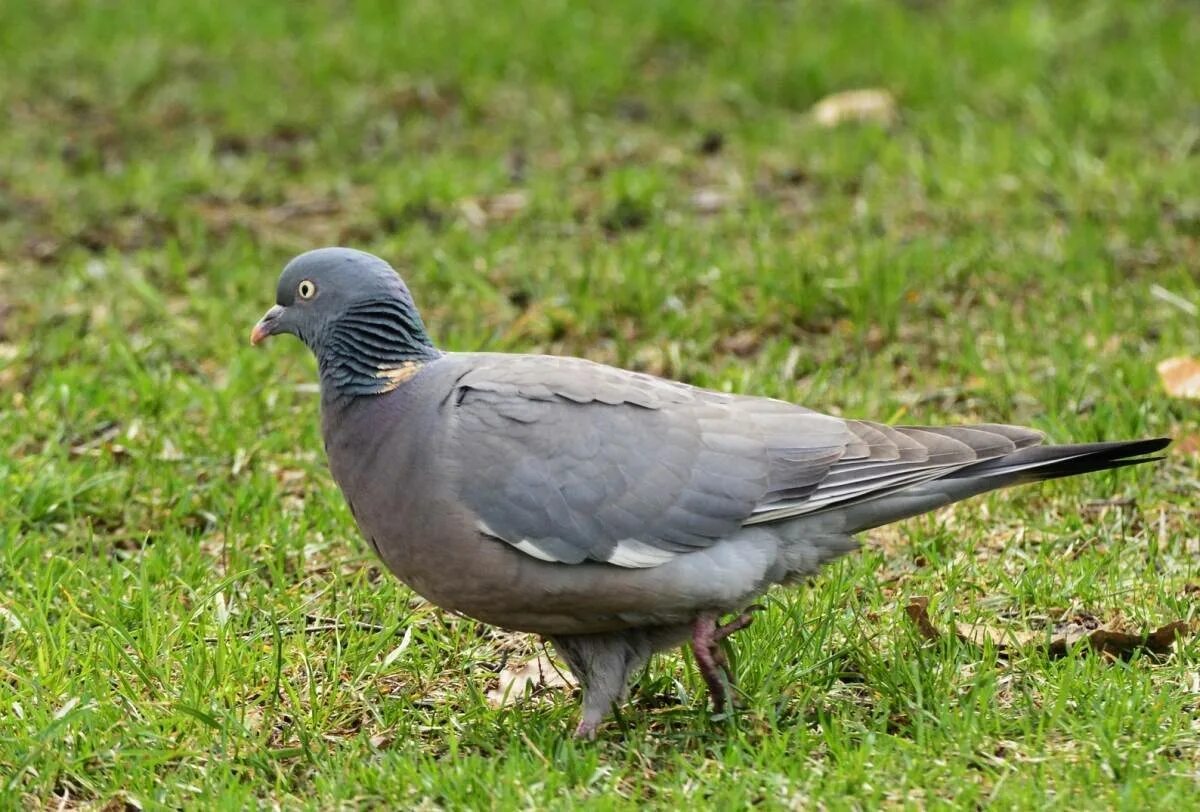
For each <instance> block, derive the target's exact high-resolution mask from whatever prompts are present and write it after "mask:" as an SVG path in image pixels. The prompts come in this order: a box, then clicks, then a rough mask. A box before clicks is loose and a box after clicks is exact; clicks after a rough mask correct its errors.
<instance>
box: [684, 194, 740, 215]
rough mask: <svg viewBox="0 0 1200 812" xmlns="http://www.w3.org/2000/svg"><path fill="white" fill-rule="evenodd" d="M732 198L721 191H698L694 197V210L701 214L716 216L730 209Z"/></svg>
mask: <svg viewBox="0 0 1200 812" xmlns="http://www.w3.org/2000/svg"><path fill="white" fill-rule="evenodd" d="M731 202H733V201H732V198H731V197H730V196H729V195H728V194H726V193H725V192H722V191H721V190H720V189H709V188H705V189H697V190H696V192H695V194H693V195H692V208H694V209H695V210H696V211H698V212H700V213H701V214H716V213H717V212H719V211H722V210H724V209H726V208H728V207H729V204H730V203H731Z"/></svg>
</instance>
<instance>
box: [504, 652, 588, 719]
mask: <svg viewBox="0 0 1200 812" xmlns="http://www.w3.org/2000/svg"><path fill="white" fill-rule="evenodd" d="M575 685H576V682H575V678H574V677H573V676H572V675H571V672H570V671H568V670H567V669H565V668H563V667H562V666H560V665H558V664H557V663H554V662H552V661H551V660H550V658H549V657H547V656H546V655H544V654H539V655H538V656H537V657H536V658H534V659H532V660H529V661H528V662H524V663H521V664H519V665H512V666H509V667H507V668H505V669H504V670H503V671H501V672H500V683H499V684H498V685H497V686H496V687H495V688H494V689H492V690H491V691H488V695H487V699H488V704H489V705H491V706H492V707H493V708H502V707H504V706H505V705H511V704H513V703H515V702H516V701H518V700H519V699H521V697H523V696H525V692H526V689H528V688H532V689H533V690H534V691H541V690H542V689H545V688H551V689H553V688H571V687H574V686H575Z"/></svg>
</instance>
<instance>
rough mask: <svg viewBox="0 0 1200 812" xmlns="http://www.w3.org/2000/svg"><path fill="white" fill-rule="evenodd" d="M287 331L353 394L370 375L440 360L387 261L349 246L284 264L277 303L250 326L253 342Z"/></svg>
mask: <svg viewBox="0 0 1200 812" xmlns="http://www.w3.org/2000/svg"><path fill="white" fill-rule="evenodd" d="M279 333H290V334H292V335H294V336H296V337H297V338H299V339H300V340H301V341H303V342H304V343H305V344H306V345H307V346H308V348H309V349H310V350H312V351H313V354H314V355H316V357H317V361H318V363H319V365H320V367H321V373H322V382H323V383H324V380H325V378H326V377H327V373H328V374H329V375H331V376H332V381H331V382H332V383H334V384H335V385H337V386H338V387H340V388H345V389H348V390H350V391H351V392H352V393H364V392H365V390H367V389H370V387H369V386H368V384H369V381H368V379H369V378H371V377H376V378H378V377H379V376H380V375H381V374H383V373H387V372H389V371H393V370H395V369H396V368H397V367H398V366H400V365H401V364H409V365H411V364H412V363H414V362H417V363H420V362H424V361H427V360H430V359H432V358H434V357H437V355H438V351H437V350H436V349H434V347H433V342H432V341H431V340H430V338H429V335H428V334H427V333H426V331H425V325H424V323H423V322H422V321H421V315H420V314H419V313H418V312H417V308H416V306H415V305H414V304H413V300H412V295H411V294H410V293H409V292H408V288H407V287H406V286H405V284H404V282H403V281H402V280H401V279H400V277H399V275H397V273H396V271H395V270H393V268H392V266H391V265H389V264H388V263H386V262H385V261H383V260H382V259H380V258H379V257H377V256H374V255H372V254H368V253H366V252H365V251H357V250H355V249H353V248H318V249H316V250H314V251H308V252H306V253H303V254H301V255H300V256H298V257H296V258H295V259H293V260H292V261H291V262H289V263H288V264H287V265H286V266H285V267H284V269H283V273H281V274H280V276H279V285H278V287H277V288H276V290H275V306H274V307H272V308H271V309H270V310H268V311H267V312H266V314H264V315H263V317H262V318H261V319H260V320H259V322H258V324H255V325H254V329H253V330H251V331H250V343H251V344H259V343H261V342H262V341H264V340H266V339H267V338H268V337H269V336H273V335H277V334H279Z"/></svg>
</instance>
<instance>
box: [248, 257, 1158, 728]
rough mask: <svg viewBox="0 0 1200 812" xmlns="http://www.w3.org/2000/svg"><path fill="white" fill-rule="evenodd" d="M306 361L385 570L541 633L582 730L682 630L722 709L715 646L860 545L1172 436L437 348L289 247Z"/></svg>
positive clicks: (376, 267)
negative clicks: (760, 602) (579, 703)
mask: <svg viewBox="0 0 1200 812" xmlns="http://www.w3.org/2000/svg"><path fill="white" fill-rule="evenodd" d="M277 332H290V333H293V334H296V335H298V336H299V337H300V338H302V339H303V340H304V341H305V343H306V344H308V346H309V347H310V348H312V350H313V351H314V353H315V354H316V356H317V359H318V362H319V367H320V371H321V411H322V430H323V434H324V437H325V445H326V450H327V452H328V455H329V462H330V467H331V470H332V472H333V475H334V478H335V480H336V481H337V483H338V485H339V486H340V487H341V489H342V492H343V493H344V494H345V496H346V499H347V501H348V503H349V505H350V507H351V511H352V512H353V514H354V517H355V520H356V522H357V523H358V525H359V528H360V529H361V531H362V532H363V534H364V535H365V536H366V537H367V538H368V540H369V541H370V543H371V545H372V547H373V548H374V549H375V550H376V552H377V553H378V554H379V556H380V557H381V558H382V559H383V561H384V562H385V563H386V564H387V566H388V567H389V568H390V569H391V570H392V571H393V572H394V573H395V574H396V575H397V576H398V577H400V578H401V579H402V580H404V581H405V582H406V583H408V584H409V585H410V586H411V587H412V588H413V589H415V590H416V591H417V592H419V593H420V594H422V595H423V596H425V597H426V598H428V599H429V600H431V601H433V602H434V603H436V604H438V605H440V606H443V607H445V608H447V609H451V610H454V611H458V612H461V613H463V614H467V615H470V616H472V617H475V618H478V619H480V620H483V621H485V622H488V623H493V624H496V625H500V626H504V627H506V628H511V629H518V630H523V631H530V632H535V633H538V634H541V635H544V636H546V637H548V638H549V639H551V640H552V641H553V642H554V644H555V646H556V648H557V649H558V650H559V652H560V653H561V654H562V656H563V658H564V659H565V660H566V661H567V663H568V665H569V666H570V667H571V669H572V671H574V672H575V673H576V675H577V676H578V677H579V679H580V682H581V684H582V686H583V689H584V715H583V721H582V722H581V725H580V730H579V732H580V733H581V734H583V735H590V734H592V733H593V732H594V731H595V728H596V725H597V724H598V723H599V722H600V721H601V719H602V718H603V716H604V714H605V713H606V712H607V710H608V709H609V707H610V706H611V705H612V704H613V703H614V702H619V701H621V700H622V699H623V698H624V695H625V690H626V686H627V682H628V678H629V676H630V674H631V673H632V672H633V671H635V670H636V669H637V668H638V667H640V665H641V664H642V663H644V662H645V661H646V658H648V657H649V656H650V654H651V653H652V652H653V651H655V650H659V649H662V648H668V647H672V646H675V645H678V644H680V643H681V642H683V641H684V640H686V639H688V637H689V636H690V637H691V638H692V642H693V645H694V646H695V647H696V650H697V662H698V663H699V664H700V665H701V670H702V673H703V674H704V676H705V679H706V681H707V682H708V684H709V687H710V689H712V691H713V694H714V702H715V703H716V704H717V705H718V706H719V705H720V704H721V703H722V702H723V699H724V696H723V687H722V684H723V683H722V681H721V680H720V679H719V677H720V670H721V668H722V667H723V666H724V662H723V658H722V655H721V650H720V647H719V643H720V640H721V638H722V637H724V636H726V635H727V634H729V633H731V632H732V631H733V630H736V628H740V627H741V625H745V623H747V622H748V618H742V619H740V620H739V621H738V622H736V623H734V624H727V625H726V626H724V627H722V626H719V625H717V619H718V618H719V617H720V616H722V615H724V614H728V613H738V612H742V611H743V610H744V609H745V608H746V607H747V605H749V604H750V603H751V602H752V601H753V600H754V599H755V598H756V597H757V596H758V595H760V594H762V593H763V592H764V591H765V590H766V589H768V588H769V587H770V586H772V585H773V584H781V583H790V582H792V581H794V580H796V579H797V578H800V577H803V576H805V575H808V574H811V573H813V572H815V571H816V570H817V569H818V568H819V567H820V565H821V564H823V563H825V562H826V561H829V560H831V559H833V558H835V557H837V556H839V555H842V554H844V553H846V552H849V551H851V550H853V549H854V548H855V546H856V545H855V542H854V541H853V539H852V536H853V534H855V533H857V532H860V531H862V530H866V529H869V528H871V527H876V526H879V525H882V524H886V523H888V522H892V521H897V520H899V519H902V518H905V517H908V516H912V515H916V514H918V513H922V512H925V511H928V510H933V509H936V508H938V507H940V506H942V505H946V504H949V503H951V502H954V501H958V500H960V499H964V498H967V497H969V496H973V495H975V494H978V493H982V492H984V491H988V490H993V489H995V488H999V487H1005V486H1007V485H1012V484H1017V483H1020V482H1030V481H1037V480H1041V479H1049V478H1053V477H1060V476H1071V475H1074V474H1078V473H1086V472H1089V471H1095V470H1103V469H1106V468H1115V467H1120V466H1122V465H1128V464H1135V463H1137V462H1143V461H1146V457H1145V455H1146V454H1150V453H1153V452H1154V451H1157V450H1159V449H1161V448H1163V447H1164V446H1165V445H1166V443H1167V441H1165V440H1158V439H1155V440H1138V441H1131V442H1119V443H1098V444H1091V445H1075V446H1043V445H1040V443H1041V442H1042V435H1041V434H1040V433H1039V432H1037V431H1034V430H1032V429H1026V428H1020V427H1015V426H1001V425H979V426H971V427H898V426H887V425H883V424H879V423H871V422H867V421H859V420H844V419H841V418H836V417H831V416H828V415H823V414H820V413H817V412H814V411H811V410H809V409H805V408H802V407H799V406H796V405H793V404H790V403H786V402H782V401H778V400H771V399H767V398H755V397H745V396H737V395H729V394H723V393H718V392H711V391H708V390H703V389H698V388H695V387H691V386H686V385H684V384H680V383H675V382H672V381H666V380H663V379H660V378H655V377H652V376H649V375H643V374H639V373H633V372H628V371H625V370H620V369H615V368H612V367H607V366H603V365H600V364H595V363H591V362H589V361H584V360H581V359H576V358H561V357H550V356H531V355H501V354H486V353H443V352H441V351H439V350H437V349H436V348H434V346H433V342H432V341H430V340H429V337H428V335H427V333H426V332H425V327H424V324H423V323H422V322H421V319H420V316H419V315H418V313H417V310H416V308H415V306H414V305H413V303H412V299H411V296H410V295H409V293H408V289H407V288H406V287H405V286H404V284H403V282H401V281H400V279H399V277H398V276H397V275H396V274H395V272H394V271H393V270H392V269H391V268H390V266H388V265H387V264H386V263H385V262H383V261H382V260H380V259H378V258H376V257H373V256H371V255H369V254H364V253H362V252H358V251H352V250H350V249H340V248H335V249H321V250H318V251H312V252H309V253H307V254H302V255H301V256H299V257H297V258H296V259H295V260H293V261H292V262H291V263H289V264H288V266H287V267H286V268H285V269H284V272H283V274H282V276H281V278H280V283H279V286H278V291H277V305H276V307H274V308H272V309H271V310H270V311H268V314H267V316H265V317H264V319H263V321H261V322H260V323H259V324H258V325H257V326H256V327H255V330H254V333H253V335H252V340H253V341H255V343H257V342H258V341H261V340H262V339H263V338H265V337H266V336H267V335H270V334H272V333H277Z"/></svg>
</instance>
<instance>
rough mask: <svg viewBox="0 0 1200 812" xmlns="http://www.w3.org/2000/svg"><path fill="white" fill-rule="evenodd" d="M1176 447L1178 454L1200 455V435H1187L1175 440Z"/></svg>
mask: <svg viewBox="0 0 1200 812" xmlns="http://www.w3.org/2000/svg"><path fill="white" fill-rule="evenodd" d="M1174 446H1175V453H1176V454H1186V455H1190V456H1195V455H1196V454H1200V434H1185V435H1183V436H1182V437H1180V438H1178V439H1177V440H1175V443H1174Z"/></svg>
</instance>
